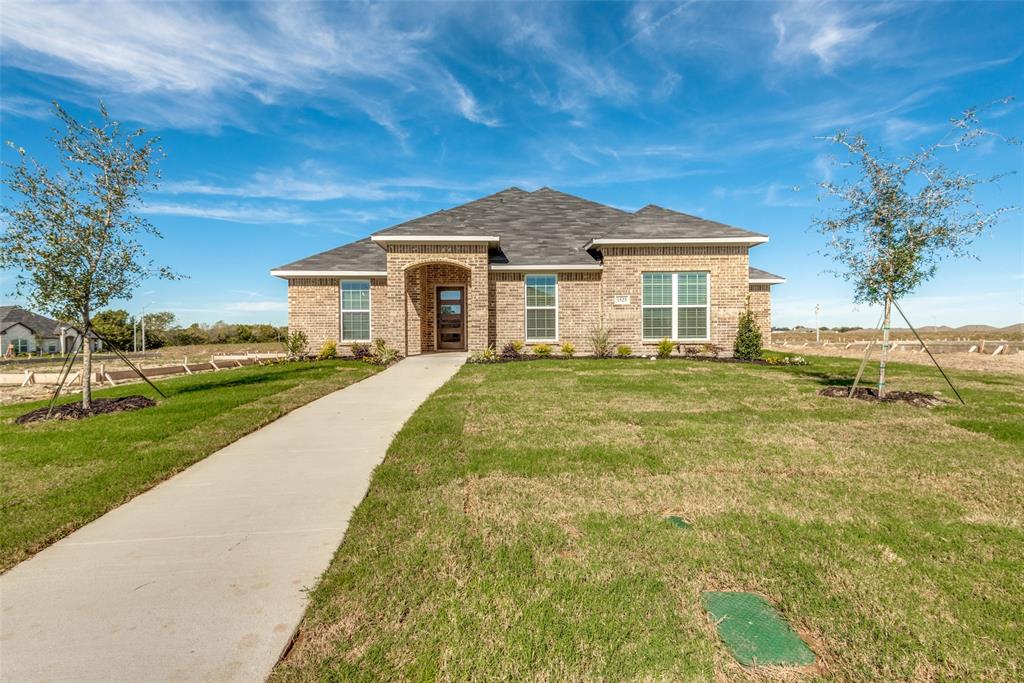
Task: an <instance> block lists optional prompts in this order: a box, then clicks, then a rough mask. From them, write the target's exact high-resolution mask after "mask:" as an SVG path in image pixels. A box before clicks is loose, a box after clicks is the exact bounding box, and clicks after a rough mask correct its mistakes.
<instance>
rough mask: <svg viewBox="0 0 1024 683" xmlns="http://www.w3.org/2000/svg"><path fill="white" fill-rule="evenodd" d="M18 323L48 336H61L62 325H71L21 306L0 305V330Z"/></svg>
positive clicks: (36, 332) (35, 332)
mask: <svg viewBox="0 0 1024 683" xmlns="http://www.w3.org/2000/svg"><path fill="white" fill-rule="evenodd" d="M17 324H21V325H23V326H24V327H27V328H28V329H29V330H31V331H32V332H33V333H34V334H38V335H42V336H46V337H57V336H60V328H61V327H70V325H65V324H63V323H59V322H57V321H56V320H53V319H52V318H47V317H46V316H43V315H39V314H37V313H33V312H32V311H29V310H26V309H24V308H22V307H21V306H0V332H3V331H4V330H6V329H7V328H9V327H11V326H13V325H17Z"/></svg>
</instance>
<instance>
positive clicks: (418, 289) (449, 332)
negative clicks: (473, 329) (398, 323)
mask: <svg viewBox="0 0 1024 683" xmlns="http://www.w3.org/2000/svg"><path fill="white" fill-rule="evenodd" d="M471 282H472V277H471V271H470V269H469V268H467V267H465V266H461V265H458V264H456V263H451V262H444V261H438V262H428V263H421V264H417V265H415V266H412V267H410V268H408V269H407V270H406V271H405V291H406V296H407V301H408V306H407V308H406V334H407V339H408V341H409V352H410V354H414V353H423V352H429V351H465V350H467V349H469V348H470V343H469V318H470V315H471V313H472V312H471V311H470V309H469V301H470V285H471ZM417 347H418V348H417Z"/></svg>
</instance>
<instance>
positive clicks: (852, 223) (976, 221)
mask: <svg viewBox="0 0 1024 683" xmlns="http://www.w3.org/2000/svg"><path fill="white" fill-rule="evenodd" d="M1012 99H1013V98H1005V99H1002V100H997V101H996V102H992V103H990V104H989V105H986V106H985V107H973V108H971V109H968V110H967V111H965V112H964V113H963V114H962V115H961V116H959V117H957V118H954V119H951V121H950V123H951V129H950V131H949V132H948V133H947V134H946V135H945V136H944V137H943V138H942V139H941V140H939V141H938V142H936V143H934V144H932V145H930V146H927V147H923V148H921V149H919V150H918V151H917V152H915V153H913V154H910V155H904V156H896V157H893V158H889V157H887V155H886V152H885V150H882V149H876V148H874V147H872V146H871V145H870V143H869V142H868V141H867V139H865V138H864V136H863V135H859V134H857V135H851V134H849V133H848V132H846V131H842V132H838V133H836V134H835V135H832V136H830V137H827V138H825V139H826V140H828V141H830V142H833V143H835V144H837V145H839V146H840V147H842V148H843V151H844V152H845V154H846V157H847V158H846V160H845V161H843V162H840V163H839V166H840V167H841V168H844V169H850V172H849V174H848V178H847V179H845V180H842V181H838V182H830V181H826V182H823V183H820V184H819V187H820V188H821V190H822V195H823V196H820V197H819V199H833V200H836V201H837V206H836V207H835V208H834V209H833V210H832V211H831V212H830V213H829V214H828V215H827V216H825V217H823V218H816V219H815V221H814V224H815V226H816V228H817V229H818V231H819V232H820V233H821V234H823V235H824V236H825V237H826V238H827V240H828V247H829V251H828V252H827V253H828V255H829V256H830V257H832V258H833V259H834V260H836V261H838V262H839V263H840V264H841V265H842V266H843V270H842V271H841V272H840V273H839V274H840V275H841V276H842V277H843V278H844V279H846V280H849V281H852V282H853V284H854V299H855V301H856V302H858V303H869V304H881V305H883V306H884V309H885V311H884V316H883V323H882V353H881V361H880V363H879V377H878V393H879V395H880V396H884V395H885V363H886V358H887V355H888V349H889V330H890V327H891V323H892V316H891V307H892V303H893V301H894V300H899V299H900V298H902V297H904V296H906V295H907V294H909V293H911V292H912V291H914V289H915V288H917V287H918V285H920V284H921V283H922V282H925V281H927V280H928V279H930V278H931V277H932V276H933V275H934V274H935V270H936V267H937V266H938V263H939V262H940V261H941V260H943V259H945V258H949V257H962V256H969V255H970V253H971V252H970V246H971V244H972V242H973V241H974V239H975V238H977V237H978V236H979V235H981V234H982V233H984V232H985V231H987V230H989V229H990V228H992V227H993V226H994V225H995V224H996V223H997V222H998V221H999V219H1000V216H1002V214H1004V213H1006V212H1007V211H1010V210H1011V209H1012V208H1013V207H1009V206H1007V207H1001V208H997V209H986V208H985V207H983V206H982V205H981V204H980V203H979V202H978V201H977V200H976V199H975V190H976V189H977V188H978V187H979V186H981V185H984V184H987V183H994V182H997V181H998V180H999V179H1000V178H1002V177H1003V176H1005V175H1007V174H1000V175H997V176H992V177H982V176H979V175H976V174H973V173H967V172H962V171H959V170H955V169H953V168H950V167H949V166H947V165H946V164H944V163H943V161H942V159H941V158H940V157H941V155H943V154H944V153H949V152H960V151H962V150H964V149H965V148H970V147H974V146H976V145H977V144H978V143H979V142H980V141H982V140H997V141H1000V142H1004V143H1007V144H1011V145H1020V141H1019V140H1017V139H1015V138H1008V137H1004V136H1002V135H999V134H997V133H995V132H993V131H991V130H987V129H985V128H983V127H982V126H981V121H980V118H979V116H980V114H981V112H982V111H984V110H985V109H987V108H989V107H991V106H993V105H996V104H1008V103H1009V102H1010V101H1012Z"/></svg>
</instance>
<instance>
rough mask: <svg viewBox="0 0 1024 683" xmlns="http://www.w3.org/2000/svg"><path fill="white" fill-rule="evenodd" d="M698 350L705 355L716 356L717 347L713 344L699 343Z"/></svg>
mask: <svg viewBox="0 0 1024 683" xmlns="http://www.w3.org/2000/svg"><path fill="white" fill-rule="evenodd" d="M700 352H701V353H702V354H704V355H705V356H711V357H712V358H718V347H717V346H715V345H714V344H701V345H700Z"/></svg>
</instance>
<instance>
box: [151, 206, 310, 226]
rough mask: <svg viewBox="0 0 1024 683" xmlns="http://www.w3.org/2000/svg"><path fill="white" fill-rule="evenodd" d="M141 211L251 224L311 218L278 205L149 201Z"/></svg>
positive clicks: (154, 214)
mask: <svg viewBox="0 0 1024 683" xmlns="http://www.w3.org/2000/svg"><path fill="white" fill-rule="evenodd" d="M142 213H144V214H147V215H151V216H188V217H191V218H205V219H208V220H213V221H226V222H229V223H249V224H253V225H259V224H271V223H290V224H296V225H298V224H303V223H309V222H310V221H311V218H310V217H309V216H306V215H302V214H298V213H295V212H294V211H291V210H290V209H286V208H279V207H262V206H245V205H238V204H229V205H220V206H202V205H197V204H175V203H162V202H156V203H149V204H146V205H145V206H144V207H143V208H142Z"/></svg>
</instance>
